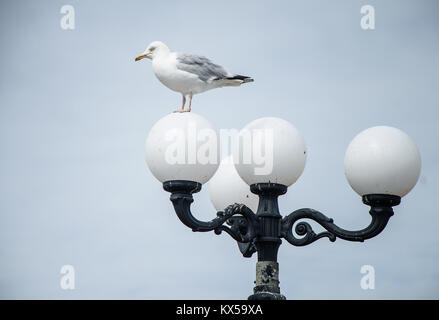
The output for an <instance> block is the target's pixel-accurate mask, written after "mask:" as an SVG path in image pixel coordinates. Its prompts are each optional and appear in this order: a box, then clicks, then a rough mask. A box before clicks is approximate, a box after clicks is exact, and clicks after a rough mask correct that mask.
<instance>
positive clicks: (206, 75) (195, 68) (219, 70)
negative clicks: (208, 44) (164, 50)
mask: <svg viewBox="0 0 439 320" xmlns="http://www.w3.org/2000/svg"><path fill="white" fill-rule="evenodd" d="M177 68H178V69H180V70H183V71H186V72H189V73H193V74H196V75H197V76H198V78H200V80H202V81H204V82H208V81H212V80H220V79H226V78H227V77H229V76H230V74H229V73H228V72H227V70H225V69H224V68H223V67H221V66H219V65H217V64H215V63H213V62H212V61H210V60H209V59H207V58H206V57H202V56H196V55H192V54H185V53H178V54H177Z"/></svg>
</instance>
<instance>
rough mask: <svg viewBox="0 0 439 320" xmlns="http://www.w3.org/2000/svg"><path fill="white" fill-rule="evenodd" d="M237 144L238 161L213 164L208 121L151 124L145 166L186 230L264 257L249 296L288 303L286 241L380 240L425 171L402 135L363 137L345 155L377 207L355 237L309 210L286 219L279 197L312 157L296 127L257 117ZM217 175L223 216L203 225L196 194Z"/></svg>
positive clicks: (173, 118) (359, 186)
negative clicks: (281, 253)
mask: <svg viewBox="0 0 439 320" xmlns="http://www.w3.org/2000/svg"><path fill="white" fill-rule="evenodd" d="M209 132H210V133H209ZM200 137H201V138H200ZM206 137H207V138H206ZM209 137H210V139H209ZM235 146H236V148H234V150H235V152H234V155H233V157H229V158H228V159H226V161H224V160H223V162H221V165H220V168H219V169H218V162H215V161H206V160H209V159H210V160H213V159H215V158H216V159H218V158H219V157H218V141H217V140H216V133H215V130H214V129H213V127H212V126H211V125H210V123H209V122H208V121H207V120H205V119H204V118H202V117H201V116H199V115H196V114H193V113H191V114H172V115H169V116H166V117H164V118H163V119H161V120H160V121H159V122H157V124H156V125H155V126H154V127H153V128H152V130H151V132H150V134H149V136H148V138H147V142H146V160H147V164H148V167H149V168H150V170H151V172H152V173H153V174H154V175H155V176H156V178H158V179H159V180H160V181H161V182H162V183H163V188H164V190H166V191H168V192H170V193H171V196H170V200H171V202H172V204H173V206H174V210H175V212H176V214H177V217H178V218H179V219H180V221H181V222H182V223H183V224H184V225H186V226H187V227H189V228H190V229H192V231H197V232H207V231H214V232H215V233H216V234H221V233H222V232H223V231H224V232H226V233H227V234H229V235H230V236H231V237H232V238H233V239H234V240H235V241H237V243H238V247H239V250H240V251H241V253H242V255H243V256H244V257H251V256H252V255H253V254H254V253H257V257H258V262H257V264H256V281H255V287H254V290H253V291H254V292H253V294H252V295H250V296H249V297H248V299H249V300H283V299H285V297H284V296H283V295H282V294H281V293H280V288H279V265H278V262H277V253H278V249H279V247H280V245H281V243H282V239H285V240H286V241H287V242H288V243H290V244H292V245H293V246H305V245H309V244H311V243H313V242H314V241H316V240H318V239H320V238H328V239H329V240H330V241H332V242H333V241H335V240H336V238H340V239H343V240H348V241H357V242H363V241H364V240H367V239H370V238H372V237H375V236H377V235H378V234H379V233H380V232H381V231H383V230H384V228H385V227H386V225H387V223H388V221H389V219H390V217H391V216H392V215H393V207H394V206H396V205H398V204H400V201H401V197H403V196H404V195H406V194H407V193H408V192H409V191H410V190H411V189H412V188H413V187H414V186H415V184H416V182H417V180H418V178H419V174H420V168H421V160H420V155H419V152H418V149H417V147H416V145H415V144H414V142H413V141H412V140H411V139H410V137H408V136H407V135H406V134H405V133H404V132H402V131H400V130H399V129H396V128H392V127H387V126H380V127H373V128H369V129H367V130H365V131H363V132H361V133H360V134H358V135H357V136H356V137H355V138H354V139H353V140H352V142H351V144H350V145H349V147H348V149H347V151H346V154H345V163H344V165H345V175H346V178H347V180H348V182H349V184H350V185H351V187H352V188H353V189H354V191H356V192H357V193H358V194H359V195H360V196H361V198H362V201H363V203H364V204H365V205H367V206H369V207H370V210H369V213H370V215H371V222H370V224H369V225H368V226H367V227H365V228H364V229H362V230H357V231H349V230H345V229H343V228H341V227H339V226H337V225H336V224H335V223H334V221H333V219H331V218H329V217H327V216H325V215H324V214H323V213H321V212H319V211H316V210H313V209H309V208H304V209H298V210H295V211H293V212H292V213H290V214H288V215H286V216H282V215H281V214H280V212H279V207H278V201H277V199H278V197H279V196H281V195H283V194H285V193H286V192H287V190H288V187H289V186H290V185H292V184H293V183H294V182H295V181H297V179H298V178H299V177H300V175H301V173H302V172H303V170H304V167H305V162H306V157H307V151H306V147H305V143H304V140H303V138H302V136H301V135H300V133H299V132H298V130H297V129H296V128H295V127H294V126H293V125H291V124H290V123H289V122H287V121H285V120H282V119H278V118H262V119H258V120H255V121H253V122H251V123H250V124H249V125H247V126H246V127H245V128H244V129H243V130H241V132H240V133H239V135H238V136H237V139H235ZM191 150H192V151H191ZM261 150H262V151H261ZM191 152H192V153H193V152H195V155H194V154H191ZM182 153H183V154H182ZM262 155H264V156H263V157H262ZM258 156H259V157H258ZM232 158H233V162H231V159H232ZM261 159H263V160H264V161H261ZM194 160H195V161H194ZM217 169H218V170H217ZM216 171H217V173H216V174H215V172H216ZM214 174H215V177H214V178H213V179H212V182H211V183H212V186H211V189H212V190H211V199H212V202H213V203H214V205H215V207H216V209H217V210H218V211H217V213H216V217H215V218H214V219H212V220H211V221H200V220H198V219H197V218H195V217H194V215H193V214H192V212H191V203H192V202H193V201H194V198H193V195H194V194H195V193H198V192H199V191H201V188H202V184H204V183H206V182H207V181H208V180H209V179H210V178H211V177H212V176H213V175H214ZM213 190H216V191H214V192H213ZM221 190H223V191H221ZM249 191H250V192H251V193H250V192H249ZM256 197H258V198H259V199H258V204H257V205H256V200H255V199H256ZM236 201H239V202H241V203H235V202H236ZM226 204H228V205H226ZM252 209H253V210H252ZM303 219H309V220H313V221H315V222H317V223H318V224H319V225H320V226H322V227H323V228H324V229H325V231H323V232H320V233H316V232H314V231H313V229H312V227H311V225H310V224H309V223H307V222H306V221H300V220H303Z"/></svg>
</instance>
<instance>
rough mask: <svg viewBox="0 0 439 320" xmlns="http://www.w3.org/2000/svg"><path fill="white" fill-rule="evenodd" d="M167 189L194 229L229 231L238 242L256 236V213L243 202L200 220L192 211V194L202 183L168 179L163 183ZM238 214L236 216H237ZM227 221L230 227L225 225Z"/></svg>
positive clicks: (188, 223) (187, 223) (183, 218)
mask: <svg viewBox="0 0 439 320" xmlns="http://www.w3.org/2000/svg"><path fill="white" fill-rule="evenodd" d="M163 187H164V189H165V190H166V191H169V192H171V197H170V199H171V202H172V204H173V206H174V210H175V213H176V214H177V217H178V218H179V219H180V221H181V222H182V223H183V224H184V225H186V226H187V227H189V228H191V229H192V231H198V232H207V231H215V233H216V234H220V233H221V232H222V231H225V232H226V233H228V234H229V235H230V236H231V237H232V238H233V239H235V240H236V241H238V242H243V243H245V242H250V241H252V240H253V238H254V237H255V231H254V230H255V225H256V223H257V219H256V215H255V214H254V213H253V212H252V211H251V210H250V209H249V208H248V207H246V206H245V205H243V204H233V205H230V206H228V207H227V208H226V209H225V210H224V211H219V212H217V217H216V218H214V219H213V220H211V221H200V220H198V219H197V218H195V217H194V216H193V214H192V212H191V208H190V207H191V203H192V202H193V201H194V199H193V196H192V194H193V193H196V192H199V191H200V190H201V184H199V183H196V182H192V181H168V182H165V183H164V184H163ZM235 216H236V217H235ZM225 223H227V224H229V225H230V227H228V226H225V225H224V224H225Z"/></svg>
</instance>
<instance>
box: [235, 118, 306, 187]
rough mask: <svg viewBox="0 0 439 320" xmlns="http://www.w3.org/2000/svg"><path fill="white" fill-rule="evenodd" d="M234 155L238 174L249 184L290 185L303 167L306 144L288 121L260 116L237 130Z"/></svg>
mask: <svg viewBox="0 0 439 320" xmlns="http://www.w3.org/2000/svg"><path fill="white" fill-rule="evenodd" d="M233 157H234V163H235V167H236V170H237V171H238V174H239V175H240V176H241V178H242V179H243V180H244V181H245V182H246V183H247V184H248V185H252V184H255V183H268V182H271V183H279V184H283V185H285V186H290V185H292V184H293V183H294V182H296V181H297V179H298V178H299V177H300V175H301V174H302V172H303V169H304V168H305V162H306V146H305V142H304V140H303V137H302V135H301V134H300V132H299V131H298V130H297V129H296V127H294V126H293V125H292V124H291V123H289V122H288V121H285V120H283V119H280V118H272V117H269V118H260V119H257V120H254V121H252V122H251V123H249V124H248V125H247V126H245V127H244V129H242V130H241V131H240V133H239V141H238V147H237V152H235V153H234V154H233Z"/></svg>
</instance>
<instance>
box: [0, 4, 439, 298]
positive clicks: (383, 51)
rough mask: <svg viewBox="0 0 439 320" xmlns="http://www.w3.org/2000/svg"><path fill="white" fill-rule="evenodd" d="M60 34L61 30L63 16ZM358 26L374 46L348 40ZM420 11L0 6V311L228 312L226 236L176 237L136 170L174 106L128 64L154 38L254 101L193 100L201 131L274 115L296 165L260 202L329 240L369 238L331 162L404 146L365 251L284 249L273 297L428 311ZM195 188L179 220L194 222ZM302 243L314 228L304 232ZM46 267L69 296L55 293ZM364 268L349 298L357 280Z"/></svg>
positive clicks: (427, 139)
mask: <svg viewBox="0 0 439 320" xmlns="http://www.w3.org/2000/svg"><path fill="white" fill-rule="evenodd" d="M65 4H70V5H73V7H74V9H75V18H76V19H75V29H74V30H63V29H62V28H61V27H60V19H61V18H62V16H63V14H61V13H60V9H61V7H62V6H63V5H65ZM365 4H371V5H373V6H374V8H375V16H376V23H375V27H376V28H375V30H363V29H362V28H361V27H360V19H361V17H362V15H361V13H360V8H361V6H363V5H365ZM438 12H439V4H438V2H437V1H433V0H432V1H414V0H412V1H396V0H393V1H390V0H388V1H372V0H368V1H365V0H363V1H352V0H346V1H276V2H275V1H254V0H252V1H190V0H186V1H178V2H177V1H174V2H171V1H140V0H139V1H108V0H106V1H68V2H67V1H64V0H63V1H53V0H51V1H48V0H45V1H41V0H40V1H1V2H0V39H1V59H0V70H1V72H0V77H1V78H0V130H1V134H0V147H1V157H0V161H1V162H0V177H1V179H0V197H1V201H0V298H4V299H5V298H12V299H29V298H37V299H46V298H49V299H52V298H55V299H79V298H82V299H93V298H97V299H106V298H111V299H114V298H116V299H185V298H189V299H216V298H222V299H242V298H244V299H245V298H247V296H248V295H249V294H251V293H252V288H253V281H254V278H255V263H256V257H255V256H254V257H252V258H250V259H246V258H243V257H242V256H241V255H240V253H239V250H238V248H237V245H236V243H235V242H234V241H233V240H232V239H231V238H230V237H228V236H227V235H226V234H222V235H220V236H216V235H214V234H213V233H194V232H191V231H190V230H189V229H188V228H187V227H185V226H184V225H183V224H182V223H181V222H180V221H179V220H178V219H177V217H176V215H175V213H174V211H173V209H172V205H171V202H170V201H169V194H167V193H166V192H164V191H163V190H162V187H161V184H160V183H159V182H158V181H157V180H155V178H154V177H153V176H152V174H151V173H150V172H149V171H148V170H147V168H146V165H145V162H144V152H145V151H144V144H145V138H146V136H147V133H148V132H149V130H150V128H151V127H152V126H153V124H154V123H155V122H156V121H158V120H159V119H160V118H162V117H163V116H165V115H167V114H169V113H170V112H171V111H172V110H174V109H175V108H176V107H178V106H179V104H180V102H181V97H180V96H179V94H178V93H175V92H172V91H170V90H169V89H167V88H166V87H164V86H163V85H162V84H160V83H159V81H158V80H157V79H156V78H155V76H154V75H153V73H152V70H151V66H150V61H148V60H142V61H141V62H137V63H135V62H134V57H135V56H136V55H138V54H139V53H141V52H143V50H144V49H145V48H146V46H147V45H148V44H149V43H150V42H151V41H154V40H161V41H163V42H165V43H166V44H167V45H168V46H169V47H170V49H171V50H175V51H181V52H189V53H196V54H202V55H205V56H207V57H209V58H211V59H212V60H213V61H215V62H217V63H219V64H221V65H224V66H226V67H227V68H228V69H229V70H231V71H232V72H236V73H240V74H245V75H249V76H252V77H253V78H254V79H255V82H254V83H250V84H247V85H245V86H242V87H239V88H224V89H217V90H212V91H209V92H206V93H204V94H201V95H198V96H195V98H194V100H193V105H192V107H193V111H194V112H196V113H198V114H200V115H202V116H203V117H205V118H207V119H209V120H210V121H211V123H212V124H213V125H214V126H215V127H216V128H217V129H222V128H223V129H232V128H235V129H240V128H242V127H243V126H245V125H246V124H247V123H249V122H250V121H252V120H254V119H257V118H260V117H265V116H275V117H280V118H283V119H285V120H288V121H290V122H291V123H292V124H294V125H295V126H296V127H297V128H298V129H299V131H300V132H301V133H302V135H303V136H304V138H305V140H306V144H307V148H308V159H307V164H306V167H305V171H304V173H303V175H302V176H301V177H300V179H299V180H298V182H297V183H296V184H294V185H293V186H292V187H290V188H289V192H288V194H287V195H285V196H283V197H281V199H280V209H281V212H282V214H284V215H286V214H288V213H290V212H292V211H293V210H295V209H298V208H301V207H312V208H314V209H317V210H319V211H322V212H323V213H325V214H326V215H328V216H330V217H333V218H334V219H335V222H336V223H337V224H339V225H340V226H342V227H345V228H348V229H361V228H363V227H364V226H366V225H367V224H368V223H369V218H370V216H369V214H368V207H366V206H364V205H363V204H362V203H361V199H360V197H359V196H358V195H357V194H356V193H354V192H353V191H352V190H351V188H350V187H349V185H348V183H347V182H346V180H345V177H344V173H343V158H344V152H345V150H346V147H347V146H348V144H349V142H350V141H351V140H352V138H353V137H354V136H355V135H356V134H357V133H359V132H360V131H362V130H364V129H366V128H368V127H371V126H375V125H390V126H394V127H397V128H399V129H401V130H403V131H405V132H406V133H407V134H408V135H410V136H411V137H412V138H413V140H414V141H415V142H416V144H417V145H418V147H419V150H420V153H421V157H422V171H421V178H420V181H419V182H418V184H417V186H416V187H415V188H414V189H413V190H412V192H411V193H409V194H408V195H407V196H406V197H405V198H404V199H403V201H402V203H401V205H400V206H398V207H396V208H395V215H394V216H393V217H392V218H391V220H390V222H389V224H388V227H387V228H386V230H384V232H383V233H382V234H380V235H379V236H377V237H376V238H373V239H371V240H368V241H367V242H365V243H350V242H346V241H343V240H340V239H338V240H337V241H336V242H335V243H331V242H329V241H328V240H327V239H326V238H324V239H321V240H319V241H317V242H315V243H313V244H312V245H310V246H306V247H300V248H299V247H293V246H291V245H289V244H288V243H287V242H286V241H283V244H282V246H281V248H280V252H279V262H280V281H281V283H280V285H281V291H282V293H283V294H285V295H286V296H287V298H289V299H311V298H319V299H320V298H322V299H327V298H329V299H343V298H353V299H394V298H395V299H406V298H414V299H432V298H435V299H438V298H439V256H438V248H439V237H438V236H437V233H438V229H439V225H438V224H439V214H438V212H437V206H438V204H437V201H436V200H437V196H438V182H437V181H438V179H439V149H438V140H439V129H438V125H437V123H438V120H439V98H438V84H439V76H438V75H439V59H438V57H439V52H438V51H439V42H438V34H439V19H438V17H437V14H438ZM207 188H208V186H205V187H204V188H203V190H202V192H201V193H199V194H197V195H196V196H195V198H196V200H195V204H194V206H193V208H194V210H193V211H194V214H195V215H196V216H197V217H198V218H200V219H205V220H208V219H212V218H213V217H214V216H215V211H214V208H213V206H212V204H211V203H210V201H209V196H208V192H207ZM316 228H317V227H316ZM63 265H72V266H73V267H74V268H75V289H74V290H63V289H61V287H60V279H61V276H62V275H61V274H60V269H61V267H62V266H63ZM363 265H372V266H373V267H374V268H375V289H374V290H363V289H361V287H360V280H361V277H362V276H363V275H362V274H361V273H360V269H361V267H362V266H363Z"/></svg>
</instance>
